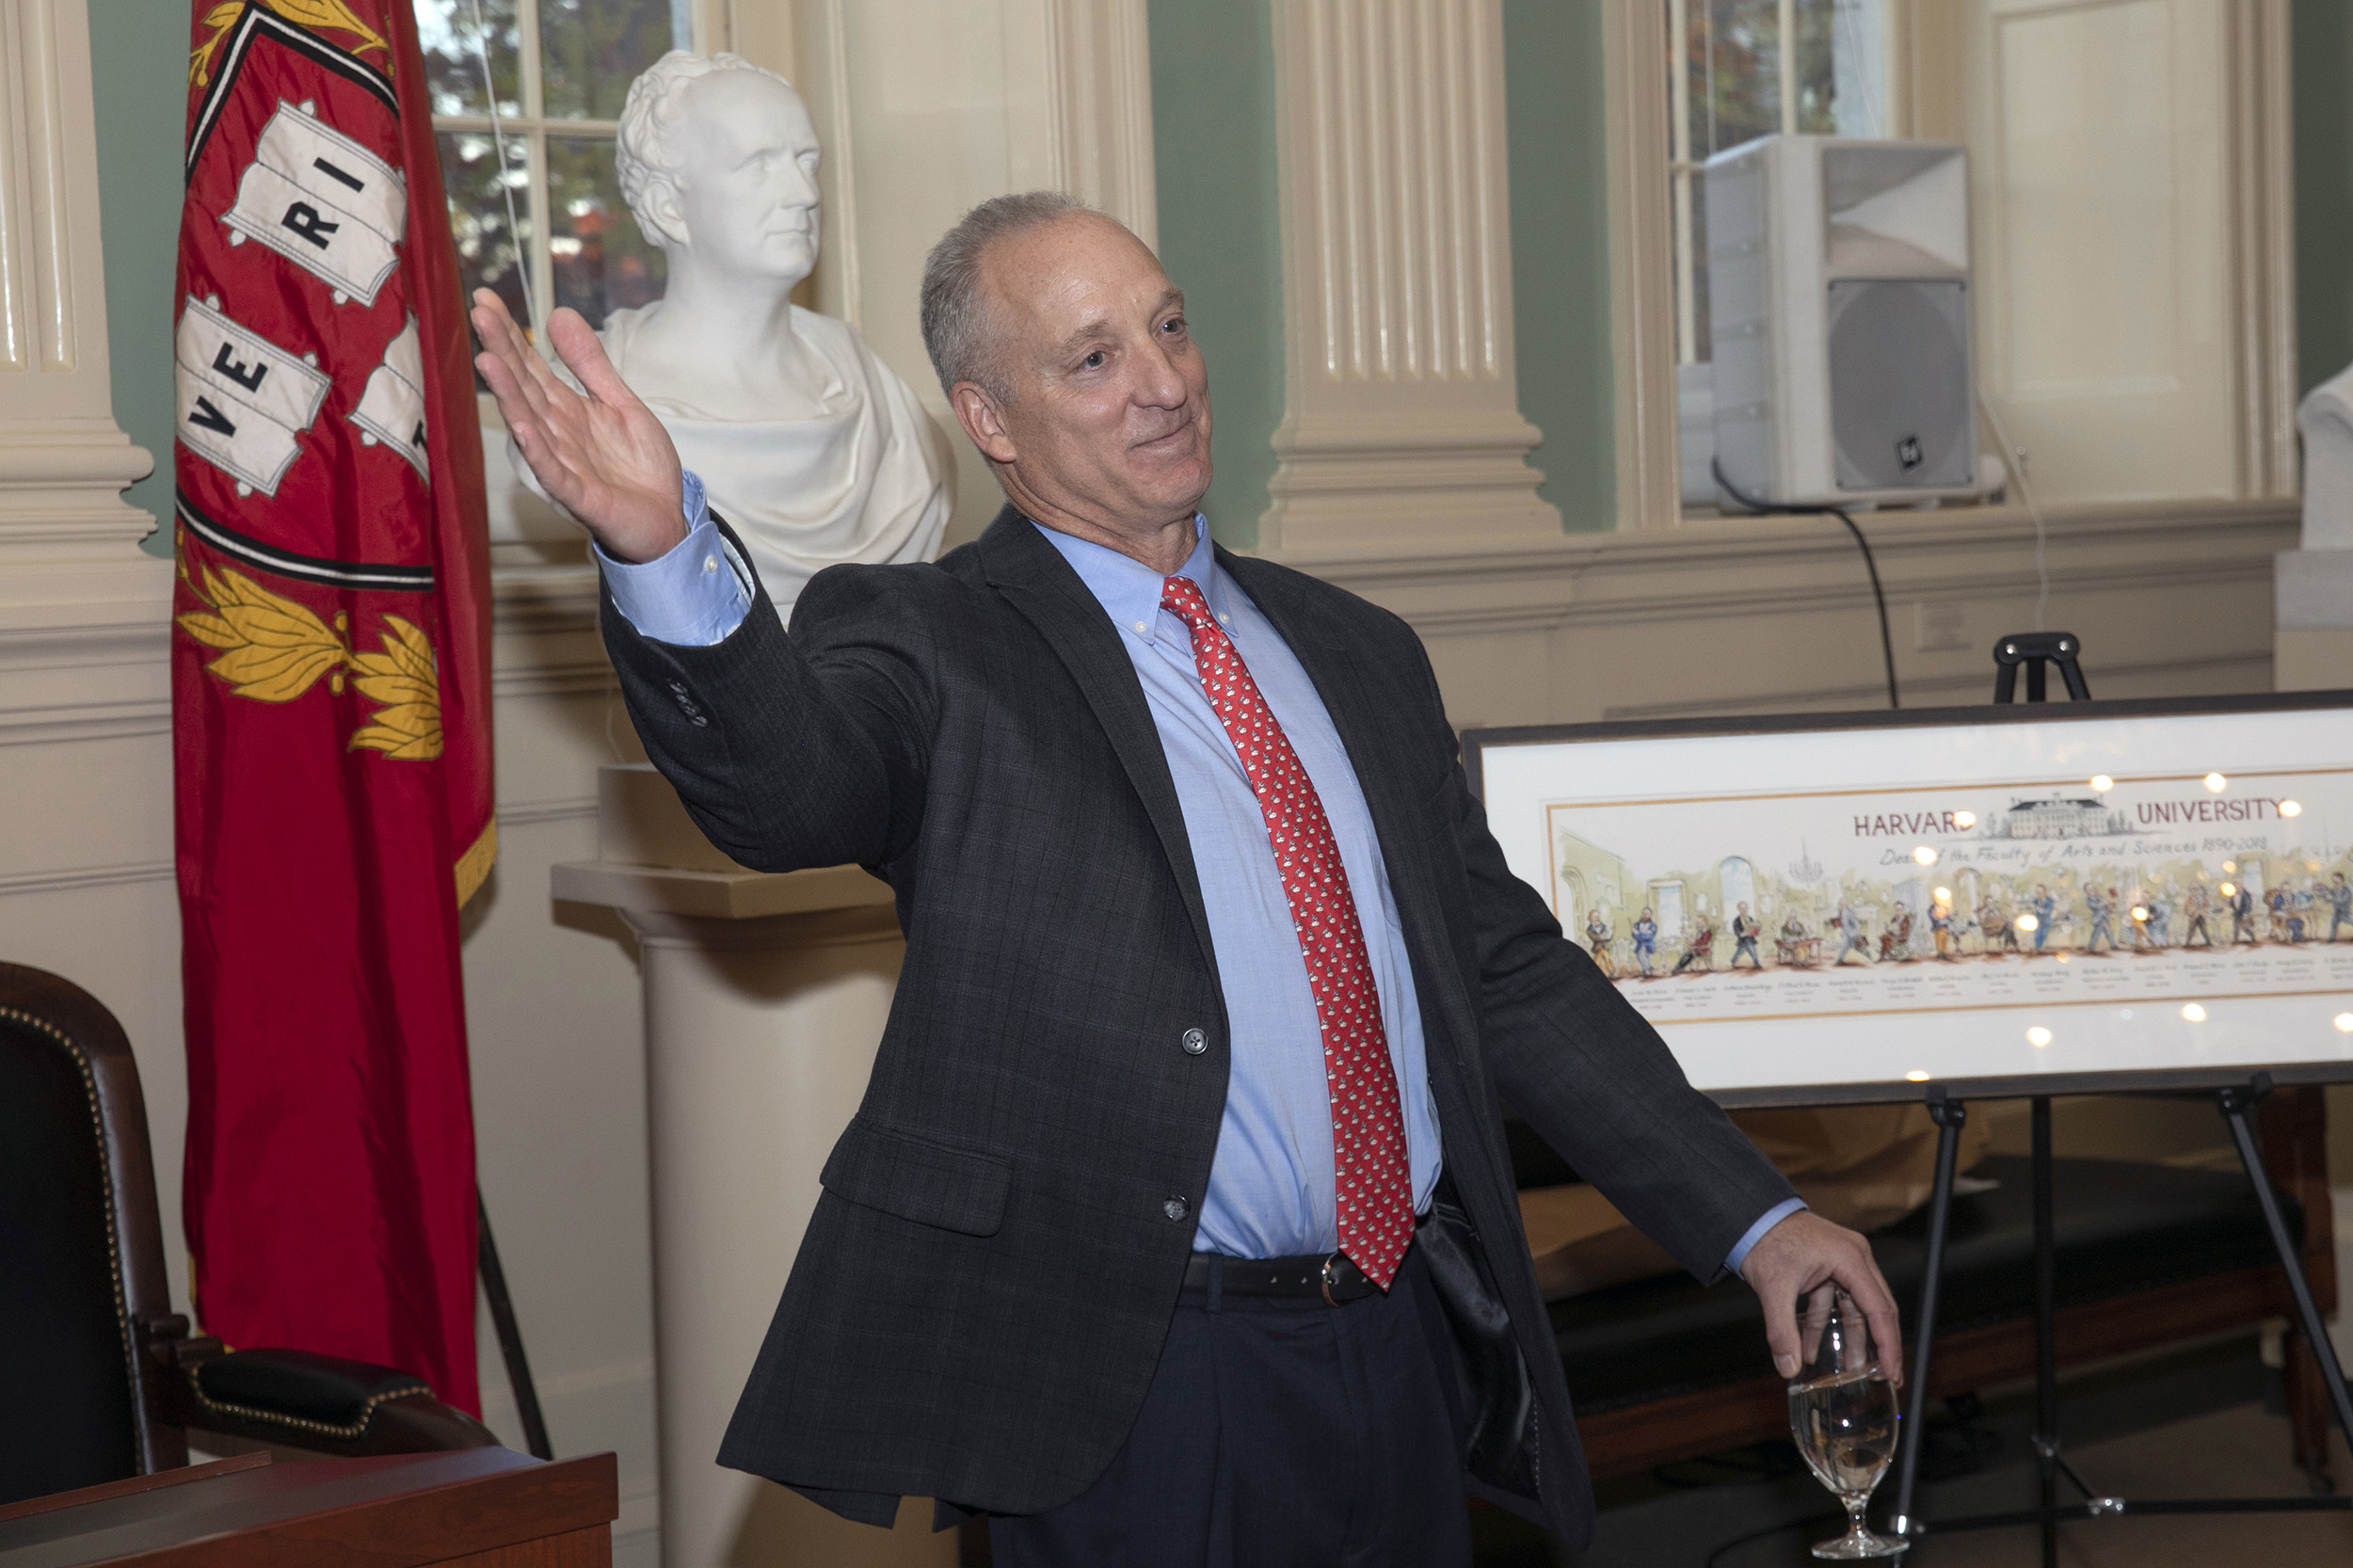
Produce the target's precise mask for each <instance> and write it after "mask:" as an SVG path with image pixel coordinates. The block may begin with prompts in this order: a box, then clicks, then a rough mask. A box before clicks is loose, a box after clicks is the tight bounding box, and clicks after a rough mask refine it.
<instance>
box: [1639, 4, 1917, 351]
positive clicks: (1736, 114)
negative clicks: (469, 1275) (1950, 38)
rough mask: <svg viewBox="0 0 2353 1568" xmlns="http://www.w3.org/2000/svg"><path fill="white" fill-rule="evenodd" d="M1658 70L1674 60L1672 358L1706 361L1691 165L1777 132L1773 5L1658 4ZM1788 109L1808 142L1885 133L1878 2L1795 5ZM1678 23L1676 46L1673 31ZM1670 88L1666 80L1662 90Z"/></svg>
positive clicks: (1703, 238) (1701, 236) (1697, 183)
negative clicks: (1662, 30) (1661, 41)
mask: <svg viewBox="0 0 2353 1568" xmlns="http://www.w3.org/2000/svg"><path fill="white" fill-rule="evenodd" d="M1665 9H1666V11H1667V16H1668V24H1669V27H1670V32H1669V35H1668V39H1669V47H1670V51H1671V56H1670V63H1669V70H1670V71H1671V72H1672V71H1673V70H1674V69H1675V67H1676V64H1677V63H1678V62H1679V63H1680V66H1681V70H1682V78H1681V81H1680V83H1679V84H1674V85H1679V86H1680V88H1682V93H1681V107H1682V109H1683V118H1682V119H1681V120H1680V121H1679V122H1678V123H1676V124H1674V125H1673V157H1674V159H1675V161H1676V163H1677V165H1678V168H1677V169H1676V170H1675V171H1674V172H1673V174H1671V175H1670V180H1671V181H1672V182H1673V225H1674V239H1675V247H1676V257H1675V291H1676V335H1677V343H1676V347H1677V351H1678V352H1677V358H1678V359H1679V360H1682V361H1684V362H1687V363H1689V362H1694V361H1699V362H1704V361H1705V360H1708V359H1709V358H1710V344H1709V340H1708V327H1707V195H1706V178H1707V177H1706V176H1705V174H1704V173H1701V172H1700V171H1699V167H1698V166H1700V165H1703V164H1705V163H1706V162H1707V160H1708V159H1709V158H1710V157H1712V156H1713V155H1715V154H1716V153H1718V152H1726V151H1729V150H1730V149H1732V148H1736V147H1738V146H1740V145H1741V144H1742V143H1744V142H1749V141H1753V140H1755V139H1756V138H1757V137H1759V136H1772V135H1775V134H1777V133H1778V132H1779V131H1780V130H1781V128H1782V81H1781V5H1780V0H1683V4H1682V5H1681V6H1680V7H1676V6H1673V5H1668V6H1666V7H1665ZM1677 9H1680V10H1681V11H1682V13H1683V24H1684V25H1683V36H1682V38H1681V39H1680V40H1677V39H1676V38H1675V37H1674V36H1673V31H1672V28H1673V21H1674V13H1675V11H1676V10H1677ZM1793 9H1794V10H1795V12H1796V22H1797V26H1796V29H1795V35H1794V38H1793V40H1792V41H1793V44H1794V55H1795V66H1796V70H1795V71H1794V72H1793V73H1792V81H1791V88H1792V91H1793V102H1792V103H1791V104H1790V108H1791V110H1792V111H1793V119H1794V120H1795V122H1796V127H1797V129H1798V131H1799V132H1800V133H1801V134H1807V135H1825V136H1884V135H1886V134H1887V133H1886V129H1885V127H1886V125H1887V123H1888V120H1887V111H1886V69H1885V64H1884V59H1885V50H1886V33H1885V27H1886V22H1885V17H1884V14H1883V11H1882V0H1797V4H1796V5H1795V6H1794V7H1793ZM1672 83H1673V79H1672V78H1671V84H1672Z"/></svg>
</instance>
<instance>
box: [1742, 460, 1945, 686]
mask: <svg viewBox="0 0 2353 1568" xmlns="http://www.w3.org/2000/svg"><path fill="white" fill-rule="evenodd" d="M1708 467H1709V468H1711V469H1712V470H1714V471H1715V474H1716V487H1717V488H1719V489H1721V490H1722V491H1723V492H1724V494H1726V495H1728V496H1730V497H1732V499H1733V500H1735V501H1737V502H1738V503H1739V504H1741V505H1743V506H1746V507H1747V508H1748V509H1749V510H1750V511H1752V512H1757V513H1778V514H1781V515H1783V516H1786V517H1833V518H1836V519H1837V520H1839V521H1841V522H1843V523H1845V524H1846V525H1847V532H1848V533H1849V534H1852V535H1853V536H1854V542H1855V548H1857V549H1858V550H1860V551H1862V552H1863V569H1864V570H1865V571H1867V572H1869V573H1870V574H1871V601H1872V602H1873V603H1874V604H1876V605H1878V606H1879V612H1880V652H1881V654H1882V655H1884V656H1885V657H1886V660H1887V705H1888V706H1889V707H1890V708H1901V707H1902V706H1903V701H1902V699H1901V698H1900V697H1898V696H1897V695H1896V639H1895V638H1894V637H1891V636H1890V635H1888V632H1887V595H1886V593H1885V592H1884V591H1883V590H1882V589H1881V587H1880V566H1879V563H1878V562H1877V561H1875V560H1873V559H1872V558H1871V541H1870V540H1868V539H1866V538H1865V537H1864V536H1863V530H1862V529H1860V528H1858V527H1856V526H1855V520H1854V519H1852V518H1850V517H1849V516H1848V515H1847V511H1846V508H1845V507H1843V506H1776V505H1774V504H1772V503H1770V502H1766V501H1759V500H1757V499H1755V498H1754V497H1753V496H1746V495H1742V494H1741V493H1740V492H1739V490H1737V489H1736V488H1734V487H1733V483H1732V481H1731V480H1729V479H1727V478H1725V477H1724V465H1723V464H1722V463H1721V462H1718V461H1717V460H1716V459H1714V458H1712V457H1711V458H1709V459H1708Z"/></svg>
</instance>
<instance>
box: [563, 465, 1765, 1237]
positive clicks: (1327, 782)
mask: <svg viewBox="0 0 2353 1568" xmlns="http://www.w3.org/2000/svg"><path fill="white" fill-rule="evenodd" d="M680 499H681V502H682V504H683V508H684V511H685V514H686V521H687V535H686V537H685V538H684V539H683V540H681V541H680V543H679V544H678V545H677V546H676V547H674V548H673V549H672V550H671V551H670V552H668V553H667V554H665V555H663V556H661V557H659V558H658V559H656V560H653V561H648V562H646V563H643V564H641V565H629V564H626V563H622V562H617V561H615V560H613V559H612V558H611V557H610V556H607V555H605V554H604V553H603V552H601V551H599V552H598V561H599V564H600V567H601V568H603V571H604V575H605V580H606V583H607V584H608V585H609V586H610V588H611V590H612V593H613V600H614V603H615V605H616V607H617V608H618V609H619V610H620V612H621V614H622V615H624V616H627V617H628V619H629V622H630V624H631V625H632V626H633V627H635V628H636V629H637V631H638V632H639V633H641V634H642V635H645V636H648V637H651V638H654V639H655V640H657V641H660V642H666V643H672V644H677V645H680V646H687V647H707V646H709V645H711V644H712V643H716V642H719V641H721V640H722V639H724V638H725V637H726V636H727V635H728V633H729V632H732V631H734V630H735V628H736V627H737V626H739V625H741V624H742V623H743V619H744V614H745V613H746V611H747V610H748V609H749V607H750V602H751V599H750V592H749V588H748V586H747V581H748V572H747V570H746V568H744V565H743V563H742V562H741V561H739V560H737V559H736V558H735V556H734V552H732V551H731V550H730V549H729V548H728V545H727V542H726V540H725V538H724V537H723V536H721V535H720V534H719V531H718V529H717V528H716V527H715V526H714V525H713V524H712V520H711V517H710V510H709V506H708V504H707V502H706V500H705V498H704V494H703V486H702V481H701V480H700V479H698V478H697V477H696V476H695V475H694V474H693V473H691V472H690V473H688V474H687V475H686V481H685V489H684V494H683V495H682V497H681V498H680ZM1033 526H1034V525H1033ZM1193 526H1194V543H1193V553H1192V555H1191V556H1189V557H1188V558H1187V559H1186V561H1185V564H1184V565H1183V566H1182V567H1181V568H1178V571H1179V573H1180V575H1183V576H1185V577H1189V578H1191V579H1193V582H1194V584H1197V585H1198V586H1199V587H1200V589H1201V591H1202V595H1203V597H1204V598H1205V599H1207V600H1209V609H1210V612H1211V613H1212V614H1213V615H1215V616H1217V618H1218V624H1219V625H1220V626H1222V627H1223V628H1225V634H1226V635H1227V637H1229V638H1230V639H1231V640H1232V642H1233V644H1234V648H1235V650H1236V651H1237V652H1239V653H1240V654H1241V658H1242V662H1243V663H1244V664H1247V665H1248V666H1249V668H1250V673H1251V677H1252V679H1253V680H1256V681H1257V685H1258V690H1259V692H1260V694H1261V695H1262V696H1265V698H1266V702H1267V706H1268V708H1270V709H1271V710H1273V713H1274V717H1275V720H1276V722H1277V723H1279V724H1280V725H1281V726H1282V727H1283V732H1284V734H1285V736H1286V737H1287V738H1289V741H1290V744H1291V749H1292V750H1293V751H1294V752H1296V753H1297V754H1298V757H1299V760H1300V764H1301V766H1303V767H1304V768H1305V769H1306V772H1307V776H1308V778H1309V779H1310V780H1311V781H1312V782H1313V783H1314V785H1315V787H1316V793H1317V795H1318V796H1319V797H1321V800H1322V802H1323V809H1324V815H1325V816H1326V817H1327V818H1328V819H1329V820H1330V822H1331V825H1332V836H1333V839H1334V840H1335V841H1336V842H1337V844H1338V846H1339V852H1340V862H1341V864H1342V866H1344V867H1345V868H1346V870H1347V872H1348V883H1349V890H1350V893H1351V894H1352V896H1353V898H1354V899H1355V901H1356V918H1357V921H1358V924H1359V925H1360V926H1362V928H1363V930H1364V934H1365V949H1366V953H1367V956H1368V957H1369V959H1370V961H1371V964H1372V972H1373V982H1374V984H1375V986H1376V987H1377V988H1378V990H1379V993H1380V997H1381V1023H1382V1029H1383V1031H1384V1032H1385V1034H1386V1035H1387V1037H1388V1045H1389V1064H1390V1067H1391V1069H1392V1070H1393V1071H1394V1072H1395V1074H1396V1076H1397V1082H1398V1086H1399V1091H1400V1094H1399V1097H1400V1100H1401V1107H1402V1110H1403V1112H1404V1121H1405V1144H1406V1155H1407V1159H1408V1161H1409V1164H1410V1167H1411V1170H1412V1179H1413V1189H1414V1207H1415V1208H1416V1210H1417V1211H1420V1210H1423V1209H1426V1208H1428V1207H1429V1203H1430V1193H1431V1190H1432V1189H1433V1187H1435V1186H1436V1185H1437V1180H1438V1172H1439V1169H1440V1159H1441V1148H1440V1143H1439V1136H1438V1117H1437V1109H1436V1106H1435V1105H1434V1104H1433V1101H1432V1099H1431V1095H1430V1076H1429V1072H1428V1069H1427V1065H1426V1061H1425V1057H1424V1054H1423V1042H1422V1032H1421V1014H1420V1009H1419V1005H1418V1002H1417V1000H1416V996H1415V991H1414V977H1413V968H1412V966H1411V963H1410V962H1409V960H1408V959H1407V956H1406V952H1405V936H1404V931H1403V928H1402V925H1401V922H1400V921H1399V920H1398V914H1397V902H1396V899H1395V897H1394V896H1393V894H1392V893H1391V891H1390V888H1389V876H1388V869H1387V867H1386V866H1385V863H1384V862H1383V860H1382V856H1381V845H1380V841H1379V840H1378V839H1377V838H1376V836H1375V835H1374V832H1373V827H1372V817H1371V813H1370V812H1369V810H1368V809H1367V808H1366V806H1365V799H1364V792H1363V790H1362V789H1361V788H1360V787H1359V785H1358V784H1357V781H1356V773H1355V769H1354V767H1353V765H1352V764H1351V763H1350V761H1349V760H1348V753H1347V750H1346V748H1345V747H1343V746H1342V745H1341V744H1340V738H1339V733H1338V731H1337V730H1336V729H1335V728H1333V726H1332V718H1331V715H1330V713H1328V712H1326V711H1325V709H1324V706H1323V701H1322V699H1321V697H1320V696H1317V694H1316V689H1315V685H1314V683H1313V682H1312V681H1311V680H1309V679H1308V677H1307V672H1306V670H1305V668H1304V667H1302V665H1301V664H1300V663H1299V660H1298V658H1297V656H1296V655H1294V654H1293V653H1292V652H1291V650H1290V647H1289V644H1287V643H1285V642H1284V641H1283V639H1282V636H1281V634H1280V633H1278V632H1276V631H1275V630H1274V627H1273V624H1272V623H1270V622H1269V621H1268V620H1267V618H1266V617H1265V616H1263V615H1262V614H1260V613H1259V610H1258V607H1257V605H1256V604H1254V603H1253V602H1251V600H1250V596H1249V595H1247V594H1245V593H1243V592H1242V591H1241V587H1240V586H1239V585H1238V584H1235V583H1234V582H1233V580H1232V579H1231V578H1229V577H1227V576H1226V574H1225V571H1224V570H1223V569H1222V568H1219V567H1218V565H1217V563H1216V559H1215V557H1214V556H1213V555H1212V553H1211V551H1210V546H1209V529H1208V527H1207V526H1206V525H1205V524H1204V523H1203V521H1202V520H1201V519H1199V518H1198V517H1196V518H1195V519H1194V520H1193ZM1038 532H1039V534H1040V535H1041V536H1043V537H1044V538H1045V539H1046V541H1047V542H1048V544H1051V545H1052V546H1053V547H1054V548H1055V549H1056V550H1057V551H1059V552H1061V553H1062V556H1063V558H1064V560H1066V561H1068V562H1069V563H1070V566H1071V568H1072V569H1073V570H1075V571H1076V572H1078V574H1079V577H1080V581H1081V582H1083V583H1085V584H1086V585H1087V587H1088V589H1089V591H1091V592H1092V593H1093V594H1094V595H1095V597H1096V600H1097V601H1098V602H1099V603H1100V604H1101V605H1102V606H1103V610H1104V613H1105V614H1106V615H1108V616H1110V617H1111V620H1112V625H1113V626H1114V627H1115V628H1116V629H1117V630H1118V632H1119V633H1120V643H1121V646H1122V647H1123V648H1126V649H1127V652H1128V659H1129V661H1130V662H1131V663H1132V664H1134V666H1135V671H1136V678H1137V680H1138V681H1139V682H1141V684H1142V685H1143V687H1144V701H1145V703H1146V705H1147V706H1148V707H1149V708H1150V710H1151V713H1152V720H1153V724H1154V726H1155V728H1158V729H1159V731H1160V747H1161V750H1162V752H1163V753H1164V754H1165V756H1166V757H1167V759H1168V768H1169V774H1170V776H1171V777H1172V779H1173V780H1174V782H1175V784H1176V786H1177V801H1178V804H1179V808H1181V809H1182V811H1183V812H1184V817H1185V833H1186V837H1187V838H1188V839H1189V840H1191V841H1192V846H1193V869H1194V871H1195V872H1196V874H1197V875H1198V876H1199V878H1200V882H1201V899H1202V904H1203V907H1204V909H1205V911H1206V912H1207V914H1208V916H1209V934H1210V939H1211V941H1212V942H1213V943H1214V945H1215V947H1216V950H1217V967H1218V979H1219V983H1220V985H1221V987H1222V988H1223V991H1224V994H1225V1013H1226V1020H1227V1024H1228V1026H1229V1029H1230V1031H1231V1040H1230V1046H1231V1059H1232V1060H1231V1066H1230V1068H1229V1070H1228V1076H1227V1080H1226V1088H1225V1116H1224V1120H1223V1122H1222V1123H1221V1125H1220V1127H1219V1130H1218V1143H1217V1155H1216V1158H1215V1160H1213V1161H1212V1163H1211V1166H1210V1170H1209V1192H1207V1193H1206V1194H1205V1195H1204V1197H1203V1199H1202V1204H1201V1224H1200V1227H1199V1229H1198V1230H1197V1231H1196V1232H1195V1233H1194V1238H1193V1246H1194V1247H1195V1248H1196V1249H1197V1250H1199V1251H1203V1252H1219V1253H1225V1254H1226V1255H1227V1256H1237V1257H1278V1256H1293V1255H1301V1254H1313V1253H1324V1252H1329V1251H1331V1250H1332V1249H1333V1247H1334V1246H1335V1245H1336V1244H1337V1231H1336V1226H1335V1222H1334V1217H1333V1216H1334V1189H1333V1167H1332V1116H1331V1110H1330V1091H1329V1090H1328V1088H1327V1087H1326V1084H1325V1079H1324V1068H1323V1042H1322V1032H1321V1026H1320V1024H1319V1023H1318V1021H1317V1018H1316V1011H1315V999H1314V997H1313V995H1312V994H1311V993H1310V992H1309V990H1308V987H1307V972H1306V966H1305V963H1304V962H1303V961H1302V959H1301V956H1300V951H1299V938H1298V935H1297V933H1296V932H1295V931H1294V930H1293V928H1292V925H1291V916H1290V902H1289V898H1288V897H1287V895H1286V894H1285V893H1284V891H1283V882H1282V877H1281V875H1280V873H1279V872H1277V870H1276V868H1275V864H1274V856H1273V851H1272V850H1271V849H1270V848H1269V846H1268V844H1267V836H1266V821H1265V818H1264V817H1263V816H1261V815H1260V813H1259V810H1258V801H1257V795H1256V793H1254V792H1252V790H1251V788H1250V781H1249V777H1248V776H1247V775H1245V774H1244V773H1243V771H1242V767H1241V758H1240V757H1239V756H1238V755H1237V754H1236V752H1235V750H1234V746H1233V742H1232V741H1231V740H1230V739H1229V738H1228V737H1227V735H1226V733H1225V726H1224V725H1223V724H1221V723H1220V722H1219V720H1218V717H1217V714H1216V712H1214V711H1213V710H1212V709H1211V708H1210V707H1209V698H1208V697H1207V696H1205V695H1204V693H1203V692H1202V689H1201V677H1200V673H1199V671H1198V670H1197V669H1196V668H1195V666H1194V664H1193V634H1192V632H1191V631H1190V630H1189V629H1188V628H1187V627H1186V626H1185V624H1184V622H1182V621H1180V620H1178V619H1177V617H1176V616H1172V615H1170V614H1168V613H1167V612H1166V611H1163V610H1162V609H1161V608H1160V591H1161V584H1162V582H1163V579H1162V578H1161V577H1160V573H1158V572H1156V571H1154V570H1152V568H1149V567H1146V566H1144V564H1143V563H1142V562H1140V561H1136V560H1133V559H1131V558H1130V557H1128V556H1126V555H1122V554H1120V553H1119V552H1116V551H1112V550H1108V549H1106V548H1104V547H1103V546H1101V545H1097V544H1093V543H1090V542H1088V541H1087V540H1084V539H1080V538H1076V537H1074V536H1070V535H1068V534H1061V533H1056V532H1055V531H1053V530H1052V529H1048V528H1039V529H1038ZM1803 1207H1804V1205H1803V1204H1802V1203H1801V1202H1800V1201H1799V1200H1797V1199H1795V1198H1791V1199H1789V1200H1787V1201H1786V1202H1785V1203H1782V1204H1780V1205H1777V1206H1776V1207H1774V1208H1770V1209H1769V1210H1767V1211H1766V1212H1765V1214H1764V1215H1762V1216H1761V1217H1760V1218H1759V1219H1758V1220H1757V1222H1756V1223H1755V1224H1753V1225H1752V1226H1750V1227H1749V1230H1748V1233H1747V1234H1746V1235H1744V1236H1742V1237H1741V1239H1740V1240H1739V1242H1738V1244H1737V1245H1736V1246H1735V1247H1734V1248H1733V1250H1732V1252H1731V1254H1730V1255H1729V1256H1727V1257H1726V1259H1725V1263H1726V1266H1727V1267H1729V1268H1731V1269H1732V1270H1734V1271H1735V1272H1737V1271H1738V1269H1739V1267H1740V1264H1741V1262H1742V1261H1743V1260H1744V1259H1745V1258H1746V1257H1747V1256H1748V1252H1749V1249H1750V1248H1751V1247H1752V1246H1753V1245H1755V1243H1756V1240H1757V1239H1758V1238H1759V1237H1762V1236H1763V1235H1764V1234H1765V1233H1766V1232H1767V1231H1768V1230H1770V1229H1771V1228H1772V1227H1773V1226H1774V1225H1775V1224H1778V1223H1780V1221H1781V1220H1783V1219H1784V1218H1785V1217H1786V1216H1787V1215H1789V1214H1790V1213H1792V1212H1794V1211H1795V1210H1797V1209H1799V1208H1803Z"/></svg>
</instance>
